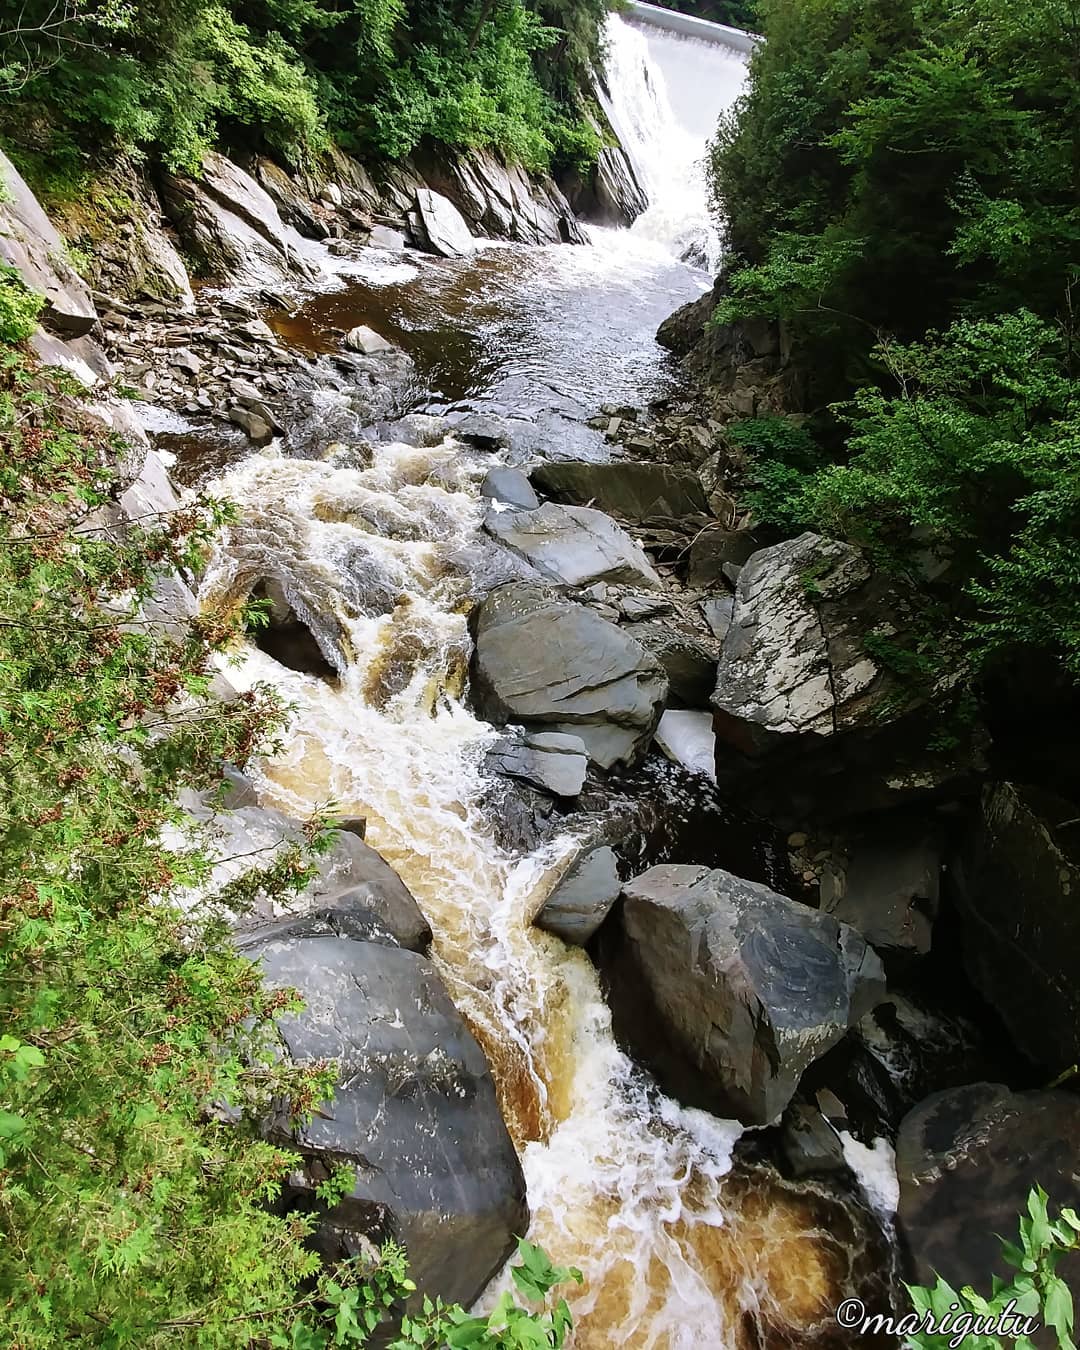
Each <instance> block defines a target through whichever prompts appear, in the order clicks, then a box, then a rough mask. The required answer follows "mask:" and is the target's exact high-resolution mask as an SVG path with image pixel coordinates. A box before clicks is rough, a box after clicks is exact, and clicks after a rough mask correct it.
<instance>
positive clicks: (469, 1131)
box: [240, 911, 528, 1306]
mask: <svg viewBox="0 0 1080 1350" xmlns="http://www.w3.org/2000/svg"><path fill="white" fill-rule="evenodd" d="M369 933H371V930H370V929H369V928H368V927H367V926H366V925H365V923H364V921H363V919H361V923H360V926H359V927H358V928H357V927H354V926H353V925H352V924H351V922H350V918H349V915H348V913H347V912H346V913H343V912H341V911H339V912H337V913H336V914H330V915H328V916H322V915H313V916H308V917H306V918H300V919H288V920H284V921H282V922H280V923H278V924H276V925H272V926H270V927H268V928H265V929H261V930H258V931H256V932H254V933H249V934H246V935H244V936H243V937H242V938H241V939H240V946H241V949H242V950H243V951H244V952H245V953H246V954H247V955H249V956H251V957H253V958H255V959H257V960H258V961H259V962H260V964H261V967H262V970H263V975H264V979H265V980H266V981H267V982H268V983H269V984H270V985H271V986H283V987H289V988H293V989H297V990H299V992H300V995H301V997H302V998H303V1000H304V1004H305V1007H304V1010H303V1011H302V1012H300V1013H298V1014H292V1015H287V1016H282V1017H280V1018H279V1019H278V1033H279V1035H280V1038H281V1041H282V1043H283V1045H284V1048H285V1050H286V1052H287V1053H288V1055H289V1056H290V1057H291V1058H292V1059H293V1060H294V1061H296V1062H298V1063H307V1062H310V1061H312V1060H328V1061H329V1062H330V1063H331V1064H332V1065H333V1066H334V1068H335V1070H336V1073H337V1080H338V1081H337V1086H336V1089H335V1094H334V1099H333V1102H332V1104H331V1105H330V1106H328V1107H326V1108H324V1109H323V1110H321V1111H319V1112H318V1113H317V1114H316V1115H315V1116H313V1117H312V1119H311V1120H310V1121H309V1122H308V1123H307V1124H305V1125H303V1126H301V1127H300V1128H299V1129H297V1130H295V1131H293V1130H290V1129H288V1126H287V1122H286V1121H285V1120H283V1119H278V1120H276V1121H273V1122H271V1124H270V1126H269V1129H270V1132H271V1135H272V1137H275V1138H278V1139H280V1140H281V1142H282V1143H283V1144H285V1145H286V1146H287V1147H289V1148H293V1149H295V1150H296V1151H297V1152H298V1153H299V1154H300V1157H301V1162H300V1164H299V1166H298V1167H297V1168H296V1169H295V1171H294V1172H293V1173H292V1174H291V1175H290V1177H289V1179H288V1181H287V1184H286V1186H285V1191H284V1196H283V1198H282V1202H281V1203H282V1205H283V1207H284V1208H285V1209H286V1210H302V1211H312V1212H315V1213H317V1214H318V1215H319V1225H318V1229H317V1233H316V1237H315V1243H316V1246H317V1248H318V1250H319V1251H320V1253H321V1254H322V1255H323V1256H324V1257H325V1258H326V1259H328V1260H330V1261H337V1260H341V1259H342V1258H345V1257H348V1256H352V1255H354V1254H357V1253H358V1252H359V1251H360V1250H361V1240H362V1239H368V1240H370V1241H374V1242H376V1243H378V1242H380V1241H383V1240H385V1239H387V1238H394V1239H395V1240H397V1241H398V1242H401V1243H402V1244H403V1245H404V1246H405V1247H406V1249H407V1250H408V1254H409V1268H410V1274H411V1276H412V1278H413V1279H414V1280H415V1281H416V1282H417V1284H418V1285H420V1287H421V1288H422V1289H423V1290H424V1291H425V1293H427V1294H429V1295H431V1296H434V1295H436V1294H439V1295H442V1297H443V1298H444V1299H447V1300H451V1301H460V1302H462V1303H464V1304H465V1305H466V1306H467V1305H468V1304H470V1303H471V1302H472V1301H473V1300H474V1299H475V1298H476V1297H477V1295H478V1294H479V1293H480V1291H481V1290H482V1289H483V1287H484V1285H485V1284H486V1283H487V1281H488V1280H489V1279H490V1278H491V1276H492V1275H494V1274H495V1272H496V1271H497V1270H498V1269H499V1267H500V1266H501V1265H502V1264H503V1262H504V1261H505V1259H506V1257H507V1256H508V1255H509V1254H510V1252H511V1251H512V1250H513V1246H514V1238H515V1235H516V1234H520V1233H524V1232H525V1230H526V1228H527V1226H528V1209H527V1205H526V1200H525V1180H524V1177H523V1175H522V1172H521V1166H520V1164H519V1163H518V1159H517V1154H516V1153H515V1151H514V1146H513V1143H512V1142H511V1140H510V1136H509V1134H508V1133H507V1130H506V1126H505V1124H504V1123H503V1120H502V1116H501V1115H500V1114H499V1108H498V1104H497V1102H496V1099H495V1088H494V1084H493V1083H492V1080H491V1074H490V1072H489V1069H488V1065H487V1061H486V1059H485V1058H484V1054H483V1051H482V1050H481V1049H480V1046H479V1045H478V1044H477V1043H476V1041H475V1039H474V1038H473V1036H472V1034H471V1033H470V1031H469V1029H468V1027H467V1026H466V1025H465V1023H464V1021H463V1020H462V1018H461V1016H460V1014H459V1013H458V1011H457V1009H456V1008H455V1007H454V1005H453V1003H452V1002H451V999H450V996H449V994H448V993H447V991H446V988H445V986H444V985H443V982H442V980H441V979H440V977H439V975H438V972H437V971H436V970H435V967H434V966H433V965H431V963H430V962H428V961H427V960H425V959H424V958H423V957H422V956H419V955H417V954H416V953H415V952H412V951H406V950H404V949H403V948H401V947H397V946H395V945H393V939H392V938H388V937H387V936H386V935H382V936H380V935H379V934H377V933H373V934H372V935H371V936H370V937H369V936H368V935H369ZM341 1163H345V1164H347V1165H349V1166H350V1167H352V1168H353V1169H354V1173H355V1183H354V1185H353V1188H352V1190H351V1191H350V1192H349V1194H348V1195H346V1196H345V1197H344V1198H343V1199H342V1200H341V1201H340V1202H339V1203H338V1204H337V1205H335V1206H334V1207H333V1208H331V1209H330V1210H329V1211H327V1210H326V1208H325V1206H324V1205H322V1204H321V1202H320V1201H319V1200H318V1199H317V1197H316V1194H315V1191H316V1188H317V1187H318V1186H319V1184H320V1183H321V1182H322V1181H323V1180H324V1179H325V1178H326V1177H327V1176H328V1175H329V1174H330V1172H331V1171H332V1170H333V1169H334V1168H335V1167H337V1166H338V1165H340V1164H341Z"/></svg>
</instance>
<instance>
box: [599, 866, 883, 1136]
mask: <svg viewBox="0 0 1080 1350" xmlns="http://www.w3.org/2000/svg"><path fill="white" fill-rule="evenodd" d="M617 927H618V932H617V934H612V940H611V943H610V946H609V949H608V952H607V953H606V954H605V956H604V958H603V960H604V968H605V969H606V970H607V971H608V973H609V978H610V979H611V981H612V986H613V999H614V1003H613V1006H614V1010H615V1014H616V1019H617V1021H616V1027H617V1029H618V1028H619V1027H620V1024H621V1028H622V1031H621V1034H622V1035H624V1036H625V1037H626V1038H627V1040H628V1041H629V1042H630V1043H631V1044H633V1045H634V1046H635V1048H636V1049H638V1050H639V1052H640V1053H641V1054H642V1055H643V1056H644V1058H645V1060H646V1062H647V1063H648V1064H649V1065H650V1067H652V1069H653V1071H654V1072H655V1073H656V1074H657V1076H658V1078H659V1079H660V1082H661V1083H662V1084H663V1085H664V1086H665V1087H666V1088H667V1090H668V1091H670V1092H673V1093H674V1095H676V1096H677V1097H679V1099H680V1100H682V1101H684V1102H687V1103H688V1104H691V1105H697V1106H702V1107H704V1108H705V1109H707V1110H713V1111H715V1112H717V1113H718V1114H720V1115H725V1114H728V1115H730V1114H734V1115H735V1116H736V1117H737V1118H738V1119H740V1120H742V1121H744V1122H746V1123H748V1124H757V1125H762V1124H767V1123H769V1122H770V1121H773V1120H775V1119H776V1118H777V1117H778V1116H779V1115H780V1113H781V1111H782V1110H783V1109H784V1107H785V1106H786V1105H787V1103H788V1102H789V1101H790V1099H791V1097H792V1095H793V1093H794V1092H795V1089H796V1088H797V1086H798V1083H799V1078H800V1076H801V1075H802V1073H803V1071H804V1070H805V1069H806V1068H807V1067H808V1066H809V1065H810V1064H812V1063H813V1062H814V1060H815V1059H817V1058H818V1057H820V1056H821V1055H823V1054H824V1053H825V1051H827V1050H828V1049H829V1048H830V1046H832V1045H835V1044H836V1043H837V1042H838V1041H839V1040H840V1038H841V1037H842V1036H843V1035H844V1034H845V1032H846V1031H847V1030H848V1029H849V1027H851V1026H853V1025H854V1024H855V1023H856V1022H857V1021H858V1020H859V1019H860V1018H861V1017H862V1016H864V1015H865V1013H867V1012H868V1011H869V1010H870V1008H871V1007H873V1005H874V1004H875V1003H877V1002H880V1001H881V999H882V998H883V997H884V994H885V983H884V976H883V972H882V968H881V963H880V961H879V960H878V958H877V956H876V955H875V954H874V953H873V951H872V950H871V949H870V948H869V947H868V946H867V944H866V943H865V942H864V940H863V939H862V938H861V937H860V936H859V934H857V933H856V932H855V930H854V929H852V928H849V927H848V926H847V925H845V924H839V923H837V922H836V920H835V919H832V918H829V917H828V916H825V915H822V914H819V913H817V912H816V911H814V910H812V909H809V908H807V907H806V906H803V905H800V904H798V903H796V902H795V901H792V900H788V899H787V898H786V897H784V896H782V895H779V894H777V893H776V892H775V891H772V890H769V889H768V888H767V887H765V886H761V885H758V884H755V883H753V882H748V881H744V880H742V879H741V878H739V877H735V876H733V875H732V874H731V873H729V872H724V871H720V870H714V871H710V870H709V869H708V868H704V867H696V866H688V865H677V864H676V865H664V866H659V867H654V868H652V869H650V870H649V871H648V872H645V873H644V874H643V875H641V876H639V877H636V878H635V879H634V880H633V881H631V882H628V883H627V884H626V885H625V886H624V888H623V897H622V901H621V904H620V907H619V911H618V916H617ZM616 986H621V988H622V989H623V990H624V991H626V993H625V1001H624V1002H623V1006H622V1007H621V1008H620V996H619V990H618V988H617V987H616ZM631 989H633V990H634V991H635V993H634V995H633V996H631V995H630V994H629V991H630V990H631ZM643 995H644V997H643ZM631 997H632V999H633V1003H636V1004H637V1006H636V1008H635V1007H634V1006H632V1004H631V1003H630V999H631Z"/></svg>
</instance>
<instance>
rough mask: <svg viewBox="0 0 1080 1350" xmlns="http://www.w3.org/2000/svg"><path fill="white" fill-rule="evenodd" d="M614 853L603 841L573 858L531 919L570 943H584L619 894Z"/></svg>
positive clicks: (601, 921) (538, 925)
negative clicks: (602, 843) (601, 845)
mask: <svg viewBox="0 0 1080 1350" xmlns="http://www.w3.org/2000/svg"><path fill="white" fill-rule="evenodd" d="M621 886H622V883H621V882H620V880H619V873H618V870H617V867H616V861H615V854H614V852H613V850H612V849H611V848H609V847H607V846H606V845H605V846H604V847H601V848H594V849H590V850H588V851H587V852H585V853H582V854H580V855H579V856H578V857H577V858H575V859H574V861H573V863H571V865H570V867H569V868H567V870H566V871H565V872H564V873H563V875H562V876H561V877H560V878H559V880H558V881H557V882H556V883H555V886H554V887H553V889H552V891H551V894H550V895H549V896H548V898H547V899H546V900H545V901H544V904H543V907H542V908H541V910H540V912H539V913H538V914H537V916H536V918H535V919H534V920H533V922H534V923H535V924H536V926H537V928H543V929H544V931H545V932H548V933H554V934H555V936H556V937H560V938H562V940H563V941H564V942H568V943H570V945H571V946H575V947H584V946H585V944H586V943H587V942H588V941H589V939H590V938H591V937H592V935H593V934H594V933H595V932H596V930H597V929H598V928H599V927H600V925H601V924H602V923H603V922H604V920H605V919H606V918H607V916H608V913H609V911H610V909H611V907H612V905H613V904H614V903H615V901H616V900H617V899H618V898H619V891H620V889H621Z"/></svg>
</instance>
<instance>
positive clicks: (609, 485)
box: [531, 460, 709, 521]
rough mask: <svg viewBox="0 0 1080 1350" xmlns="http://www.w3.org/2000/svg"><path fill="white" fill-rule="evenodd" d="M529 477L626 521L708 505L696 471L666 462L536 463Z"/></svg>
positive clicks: (549, 491)
mask: <svg viewBox="0 0 1080 1350" xmlns="http://www.w3.org/2000/svg"><path fill="white" fill-rule="evenodd" d="M531 477H532V482H533V484H534V486H536V487H538V488H539V489H540V491H541V492H543V493H544V494H545V495H546V496H548V497H554V498H555V499H556V500H557V501H560V502H571V503H573V504H574V505H577V506H595V507H597V508H598V509H599V510H601V511H608V512H610V513H611V514H612V515H615V516H622V517H623V519H625V520H632V521H646V520H651V519H654V518H656V517H665V516H687V515H695V514H698V513H707V512H708V509H709V506H708V503H707V502H706V500H705V493H704V491H703V489H702V486H701V481H700V480H699V478H698V476H697V474H695V473H693V472H692V471H691V470H689V469H682V468H675V467H672V466H671V465H669V464H646V463H643V462H640V461H637V460H617V461H614V462H612V463H607V464H594V463H591V462H589V461H588V460H560V461H558V462H556V463H552V464H541V465H539V466H538V467H537V468H536V469H534V470H533V472H532V475H531Z"/></svg>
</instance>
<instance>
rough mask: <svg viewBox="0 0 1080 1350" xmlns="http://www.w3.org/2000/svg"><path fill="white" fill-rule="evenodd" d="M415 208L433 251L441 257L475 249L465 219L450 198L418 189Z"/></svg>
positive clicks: (456, 255)
mask: <svg viewBox="0 0 1080 1350" xmlns="http://www.w3.org/2000/svg"><path fill="white" fill-rule="evenodd" d="M416 209H417V211H418V212H419V215H420V221H421V224H422V226H423V229H424V235H425V238H426V240H427V244H428V247H429V248H430V249H431V250H432V252H434V253H438V254H441V255H442V257H444V258H463V257H465V256H467V255H468V254H470V253H473V252H475V251H476V241H475V240H474V239H473V237H472V234H471V233H470V231H469V227H468V225H467V224H466V223H465V218H464V217H463V216H462V214H461V212H460V211H459V210H458V209H457V207H456V206H455V205H454V203H453V202H452V201H449V200H448V199H447V198H446V197H443V196H442V195H441V194H440V193H438V192H432V191H431V190H430V188H418V189H417V191H416Z"/></svg>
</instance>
